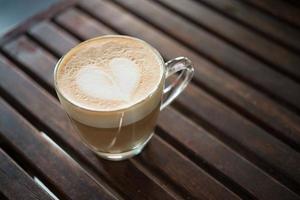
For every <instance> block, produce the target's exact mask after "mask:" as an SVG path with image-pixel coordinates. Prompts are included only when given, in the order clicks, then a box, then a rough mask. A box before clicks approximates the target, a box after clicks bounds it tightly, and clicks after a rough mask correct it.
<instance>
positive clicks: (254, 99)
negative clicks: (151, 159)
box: [56, 10, 300, 149]
mask: <svg viewBox="0 0 300 200" xmlns="http://www.w3.org/2000/svg"><path fill="white" fill-rule="evenodd" d="M66 13H72V15H70V14H61V15H59V16H58V17H57V19H56V20H57V21H58V19H59V21H60V22H61V25H62V26H64V27H65V28H67V29H68V30H69V31H71V32H73V33H74V34H76V35H82V37H83V39H89V38H90V37H91V36H93V35H98V34H101V31H98V30H101V29H102V28H106V27H105V26H104V27H103V25H102V24H98V23H96V22H95V23H94V25H93V26H88V24H89V22H88V21H89V20H90V18H85V17H84V15H83V13H82V12H78V11H77V10H76V11H75V10H72V11H67V12H66ZM78 19H81V22H80V26H82V27H85V31H84V34H81V31H78V28H77V24H76V23H74V22H76V21H77V20H78ZM98 25H99V26H98ZM145 30H146V28H145ZM89 33H92V34H89ZM105 33H106V34H112V33H114V34H115V32H113V31H109V32H108V31H106V32H105ZM130 33H131V34H132V32H130ZM142 35H144V34H142ZM144 39H148V38H144ZM155 41H159V42H160V44H161V46H157V47H158V48H159V49H161V50H162V51H164V52H166V53H167V54H166V55H167V57H169V58H170V57H172V56H174V55H172V51H170V50H171V48H170V49H169V48H168V46H166V45H167V44H168V43H167V44H165V43H164V40H163V39H162V37H161V36H160V35H159V36H158V37H156V39H155ZM155 41H154V40H150V42H151V43H155ZM174 46H176V45H173V46H172V47H173V48H178V47H174ZM177 46H179V45H177ZM169 54H170V55H169ZM200 64H201V65H200ZM196 65H197V63H196ZM199 66H202V67H205V65H203V64H202V63H199ZM198 69H200V68H198ZM199 73H200V74H201V75H199V76H197V78H199V79H200V80H201V82H204V83H205V85H207V86H208V87H210V88H212V89H213V90H214V91H216V92H217V93H218V94H219V95H221V96H225V97H226V98H227V99H229V100H230V101H231V102H234V103H235V104H237V105H238V106H239V107H240V109H245V110H247V112H248V113H249V114H250V115H254V117H255V118H258V119H259V120H260V121H261V123H264V124H267V125H266V126H267V127H270V128H269V129H271V130H272V132H279V135H280V137H281V138H282V139H283V140H284V141H286V142H287V143H288V144H290V145H292V146H293V147H294V148H296V149H297V147H298V146H300V134H299V133H300V118H299V117H298V116H297V115H295V114H293V113H291V112H289V111H288V110H286V109H285V108H283V107H282V106H280V105H278V104H276V103H275V102H273V101H272V100H270V99H269V98H266V97H265V96H264V95H263V94H260V93H259V92H257V91H255V90H253V89H252V88H250V87H248V86H247V85H245V84H243V83H242V82H239V81H238V80H236V79H235V78H233V77H231V76H230V75H228V74H226V73H224V72H223V71H222V70H219V69H218V68H216V67H214V66H209V67H207V69H204V70H202V69H200V70H199ZM224 83H226V84H224Z"/></svg>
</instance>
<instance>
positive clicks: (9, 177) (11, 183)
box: [0, 148, 52, 200]
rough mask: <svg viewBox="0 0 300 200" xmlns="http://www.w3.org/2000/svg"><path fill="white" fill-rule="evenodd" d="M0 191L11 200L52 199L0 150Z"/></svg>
mask: <svg viewBox="0 0 300 200" xmlns="http://www.w3.org/2000/svg"><path fill="white" fill-rule="evenodd" d="M0 160H1V162H0V182H1V184H0V191H1V193H3V194H4V195H5V196H6V197H7V198H9V199H11V200H14V199H15V200H18V199H24V200H27V199H28V200H32V199H49V200H50V199H52V198H51V197H50V196H49V195H48V194H47V193H46V192H45V191H44V190H43V189H42V188H40V187H39V186H38V185H36V184H35V183H34V181H33V180H32V179H31V178H30V176H28V174H26V172H25V171H23V169H22V168H20V167H19V166H18V164H17V163H15V162H14V161H13V160H12V159H11V158H10V157H9V156H8V155H7V154H6V153H5V152H4V151H3V150H2V149H1V148H0Z"/></svg>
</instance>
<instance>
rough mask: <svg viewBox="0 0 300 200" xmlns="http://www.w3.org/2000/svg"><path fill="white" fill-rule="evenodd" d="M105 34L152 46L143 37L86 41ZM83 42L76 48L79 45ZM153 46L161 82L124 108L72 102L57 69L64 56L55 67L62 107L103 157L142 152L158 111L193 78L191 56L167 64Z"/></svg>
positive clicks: (87, 143)
mask: <svg viewBox="0 0 300 200" xmlns="http://www.w3.org/2000/svg"><path fill="white" fill-rule="evenodd" d="M103 37H111V38H114V37H124V38H130V39H134V40H138V41H139V42H142V43H144V44H145V45H148V46H150V45H149V44H148V43H146V42H145V41H143V40H140V39H137V38H133V37H129V36H121V35H107V36H101V37H97V38H93V39H90V40H88V41H86V42H91V41H93V40H101V38H103ZM83 43H85V42H83ZM83 43H81V44H83ZM81 44H79V45H77V46H76V47H74V48H78V47H80V45H81ZM150 47H151V49H152V50H153V52H154V53H156V54H157V55H158V57H159V58H160V64H161V66H162V68H163V75H162V76H161V80H160V83H159V85H158V87H157V88H156V89H155V90H154V91H153V92H152V93H151V94H149V95H148V96H147V97H145V98H144V99H143V100H142V101H140V102H137V103H136V104H134V105H132V106H130V107H128V108H125V109H120V110H113V111H97V110H91V109H87V108H84V107H81V106H80V105H76V104H75V103H74V102H71V101H70V100H69V99H68V98H66V97H65V96H64V95H63V94H62V93H61V92H60V88H59V87H58V85H57V79H56V77H57V71H58V68H59V67H60V65H61V63H62V61H63V59H64V57H62V58H61V59H60V60H59V61H58V62H57V64H56V66H55V70H54V83H55V89H56V92H57V95H58V98H59V100H60V102H61V104H62V106H63V108H64V109H65V111H66V112H67V114H68V116H69V118H70V120H71V122H72V125H73V126H74V127H75V128H76V129H77V133H78V134H79V136H80V137H81V138H82V140H83V142H84V143H85V144H86V145H87V146H88V147H89V148H90V149H91V150H92V151H94V152H95V153H96V154H97V155H99V156H100V157H102V158H104V159H108V160H114V161H117V160H124V159H127V158H130V157H132V156H134V155H137V154H139V153H140V152H141V151H142V149H143V148H144V147H145V145H146V144H147V143H148V142H149V140H150V139H151V137H152V136H153V134H154V129H155V125H156V121H157V117H158V114H159V112H160V111H161V110H163V109H164V108H165V107H166V106H167V105H169V104H170V103H171V102H172V101H173V100H174V99H175V98H176V97H177V96H178V95H179V94H180V93H181V92H182V91H183V90H184V88H185V87H186V86H187V84H188V83H189V82H190V80H191V79H192V77H193V73H194V69H193V67H192V65H191V61H190V60H189V59H188V58H186V57H177V58H174V59H172V60H170V61H168V62H166V63H165V62H164V61H163V58H162V57H161V55H160V54H159V52H158V51H157V50H156V49H154V48H153V47H152V46H150ZM67 54H68V53H67ZM67 54H66V55H67ZM176 74H178V75H177V76H176V78H175V79H172V81H171V83H170V84H166V82H165V80H166V79H168V78H169V77H170V76H171V75H176ZM145 113H147V114H146V115H145ZM125 122H126V123H125ZM111 124H117V126H115V127H111Z"/></svg>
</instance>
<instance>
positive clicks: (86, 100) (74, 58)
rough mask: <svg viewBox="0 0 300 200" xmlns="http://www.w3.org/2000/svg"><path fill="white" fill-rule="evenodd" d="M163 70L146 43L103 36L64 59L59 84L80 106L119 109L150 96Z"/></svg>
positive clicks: (80, 47) (158, 82)
mask: <svg viewBox="0 0 300 200" xmlns="http://www.w3.org/2000/svg"><path fill="white" fill-rule="evenodd" d="M162 68H163V66H162V64H161V60H160V58H159V56H158V55H157V54H156V53H155V52H154V50H153V49H152V48H151V47H150V46H149V45H147V44H146V43H144V42H142V41H140V40H136V39H133V38H130V37H101V39H95V40H90V41H87V42H84V43H82V44H81V45H79V46H77V47H75V48H74V49H72V50H71V51H70V52H69V53H68V54H67V55H66V56H65V57H64V59H63V61H62V62H61V64H60V66H59V68H58V69H57V75H56V84H57V86H58V88H59V90H60V92H61V93H62V94H63V95H64V96H65V97H66V98H67V99H68V100H69V101H71V102H72V103H74V104H76V105H78V106H81V107H84V108H87V109H91V110H96V111H97V110H100V111H101V110H103V111H111V110H119V109H124V108H127V107H130V106H132V105H134V104H136V103H137V102H139V101H141V100H143V99H144V98H146V97H147V96H148V95H149V94H151V93H152V92H153V91H154V90H155V89H156V88H157V87H158V85H159V84H160V82H161V81H160V80H161V77H162V73H163V69H162Z"/></svg>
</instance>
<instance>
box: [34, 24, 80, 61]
mask: <svg viewBox="0 0 300 200" xmlns="http://www.w3.org/2000/svg"><path fill="white" fill-rule="evenodd" d="M54 33H55V35H59V37H54V38H53V37H52V35H54ZM29 34H30V35H32V36H33V37H35V38H36V39H37V40H38V41H40V42H42V43H44V42H45V41H44V39H45V38H46V39H47V40H48V41H49V43H48V45H47V47H48V48H50V49H51V50H52V51H53V52H55V54H56V55H62V54H63V53H64V52H67V51H68V50H70V49H71V48H72V47H73V46H75V44H76V43H78V40H77V39H75V38H73V37H70V36H67V35H66V33H65V32H64V31H63V30H61V29H60V28H59V27H57V26H56V25H55V24H53V23H49V22H47V21H43V22H41V23H39V24H37V25H35V26H33V27H32V28H31V29H29ZM63 41H67V42H63Z"/></svg>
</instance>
